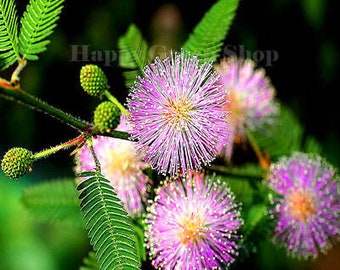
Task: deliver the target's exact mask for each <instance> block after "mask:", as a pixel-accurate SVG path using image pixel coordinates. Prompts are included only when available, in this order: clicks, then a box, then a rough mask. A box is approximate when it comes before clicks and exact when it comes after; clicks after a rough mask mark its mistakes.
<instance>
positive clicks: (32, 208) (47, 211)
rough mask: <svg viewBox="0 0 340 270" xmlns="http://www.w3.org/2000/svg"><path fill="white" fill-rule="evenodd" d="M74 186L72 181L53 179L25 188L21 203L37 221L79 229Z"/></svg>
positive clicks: (79, 219) (80, 220)
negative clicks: (67, 225) (68, 225)
mask: <svg viewBox="0 0 340 270" xmlns="http://www.w3.org/2000/svg"><path fill="white" fill-rule="evenodd" d="M75 187H76V184H75V182H74V180H73V179H53V180H51V181H45V182H43V183H38V184H35V185H32V186H29V187H27V188H26V189H25V190H24V193H23V196H22V198H21V199H22V202H23V204H24V205H25V207H26V209H27V210H28V211H29V213H30V214H31V215H32V216H33V217H34V218H35V219H37V220H39V221H44V222H53V223H63V224H70V225H73V226H77V227H81V226H82V219H81V216H80V212H79V200H78V198H77V190H76V188H75Z"/></svg>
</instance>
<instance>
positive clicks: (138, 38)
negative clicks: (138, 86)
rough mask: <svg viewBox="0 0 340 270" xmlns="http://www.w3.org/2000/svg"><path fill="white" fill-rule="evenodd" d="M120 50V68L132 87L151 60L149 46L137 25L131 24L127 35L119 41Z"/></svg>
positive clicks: (128, 84) (127, 84)
mask: <svg viewBox="0 0 340 270" xmlns="http://www.w3.org/2000/svg"><path fill="white" fill-rule="evenodd" d="M118 48H119V49H120V58H119V66H120V67H121V68H123V75H124V77H125V84H126V86H127V87H129V86H131V85H132V84H133V83H134V81H135V79H136V76H137V75H141V74H142V73H143V68H144V66H146V64H147V63H148V60H150V55H149V52H148V44H147V42H146V41H145V39H144V38H143V36H142V33H141V32H140V30H139V29H138V28H137V26H136V25H134V24H131V25H130V26H129V28H128V30H127V31H126V33H125V34H124V35H123V36H121V37H120V38H119V40H118Z"/></svg>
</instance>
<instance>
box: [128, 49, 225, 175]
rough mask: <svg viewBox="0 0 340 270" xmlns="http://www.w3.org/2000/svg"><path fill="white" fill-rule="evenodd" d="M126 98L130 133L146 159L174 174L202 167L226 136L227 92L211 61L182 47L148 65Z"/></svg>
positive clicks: (165, 171) (161, 171)
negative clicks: (220, 84) (200, 61)
mask: <svg viewBox="0 0 340 270" xmlns="http://www.w3.org/2000/svg"><path fill="white" fill-rule="evenodd" d="M144 74H145V76H144V77H143V78H138V80H137V82H136V83H135V85H134V86H133V87H132V89H131V93H130V95H129V98H128V103H127V105H128V110H129V113H130V116H131V117H130V120H131V121H130V122H131V124H132V128H131V133H132V139H134V140H136V141H137V150H138V151H141V150H143V151H144V150H145V161H146V162H148V163H149V164H151V166H152V168H154V169H156V170H158V171H159V172H160V173H163V174H166V173H169V174H170V175H171V176H174V175H177V174H178V173H183V172H186V171H187V170H192V169H196V170H199V169H201V168H202V165H207V164H209V163H210V162H211V161H212V160H213V159H214V158H215V157H216V154H217V153H218V150H217V148H216V144H217V143H218V142H219V141H220V140H221V139H223V138H224V137H226V136H228V134H229V131H228V124H227V122H226V121H225V117H226V112H225V111H224V110H223V108H222V106H223V105H224V104H225V103H226V94H225V92H224V91H221V86H218V85H217V84H216V81H217V79H218V75H217V73H216V72H214V71H213V69H212V65H211V64H209V63H199V60H198V58H197V57H195V56H194V57H192V56H190V55H187V54H185V53H184V52H183V51H182V52H181V53H180V54H179V53H175V54H172V53H171V55H170V56H169V57H167V58H165V59H164V60H161V59H159V58H156V60H155V61H154V62H153V63H151V64H150V65H148V66H146V67H145V69H144Z"/></svg>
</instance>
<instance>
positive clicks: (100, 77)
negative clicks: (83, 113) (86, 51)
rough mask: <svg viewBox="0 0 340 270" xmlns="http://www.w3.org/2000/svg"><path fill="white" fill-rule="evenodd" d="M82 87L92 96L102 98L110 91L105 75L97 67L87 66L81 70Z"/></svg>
mask: <svg viewBox="0 0 340 270" xmlns="http://www.w3.org/2000/svg"><path fill="white" fill-rule="evenodd" d="M80 85H81V87H82V88H83V89H84V91H85V92H86V93H88V94H89V95H91V96H100V95H102V94H103V93H104V91H105V90H107V89H108V82H107V77H106V75H105V73H104V72H103V71H102V70H101V68H100V67H98V66H97V65H93V64H89V65H85V66H83V67H82V68H81V70H80Z"/></svg>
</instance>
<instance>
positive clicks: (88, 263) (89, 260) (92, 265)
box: [79, 251, 99, 270]
mask: <svg viewBox="0 0 340 270" xmlns="http://www.w3.org/2000/svg"><path fill="white" fill-rule="evenodd" d="M83 263H84V265H83V266H81V267H80V268H79V270H98V269H99V265H98V263H97V259H96V254H95V253H94V252H93V251H90V252H89V253H88V255H87V257H85V258H84V259H83Z"/></svg>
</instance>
